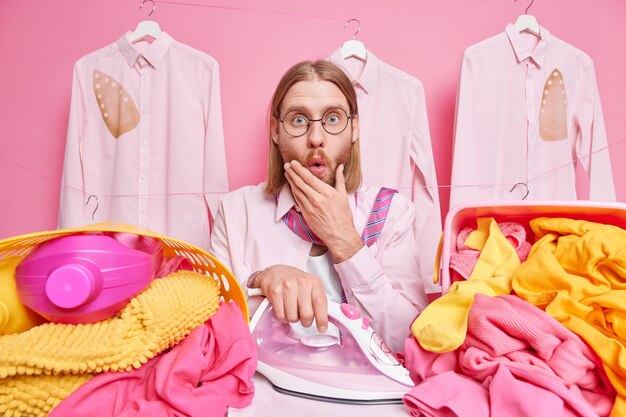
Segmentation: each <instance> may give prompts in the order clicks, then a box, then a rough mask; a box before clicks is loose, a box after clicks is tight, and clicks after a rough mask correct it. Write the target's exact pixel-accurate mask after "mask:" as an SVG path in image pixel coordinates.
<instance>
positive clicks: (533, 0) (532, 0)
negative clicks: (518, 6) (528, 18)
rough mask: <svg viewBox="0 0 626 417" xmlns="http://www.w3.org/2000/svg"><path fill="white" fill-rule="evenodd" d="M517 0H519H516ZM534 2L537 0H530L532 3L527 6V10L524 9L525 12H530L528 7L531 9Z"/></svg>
mask: <svg viewBox="0 0 626 417" xmlns="http://www.w3.org/2000/svg"><path fill="white" fill-rule="evenodd" d="M515 1H517V0H515ZM534 2H535V0H530V4H529V5H528V7H526V10H525V11H524V14H528V9H530V6H532V5H533V3H534Z"/></svg>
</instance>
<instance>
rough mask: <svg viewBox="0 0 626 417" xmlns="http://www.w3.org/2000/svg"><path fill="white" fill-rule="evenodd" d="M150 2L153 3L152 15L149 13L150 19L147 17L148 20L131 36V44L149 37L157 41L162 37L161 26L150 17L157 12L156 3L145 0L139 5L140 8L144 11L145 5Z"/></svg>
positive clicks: (152, 0) (139, 25)
mask: <svg viewBox="0 0 626 417" xmlns="http://www.w3.org/2000/svg"><path fill="white" fill-rule="evenodd" d="M148 1H149V2H151V3H152V10H150V13H148V17H146V20H143V21H141V22H139V24H138V25H137V28H136V29H135V30H134V31H133V32H132V33H131V34H130V41H131V43H133V42H137V41H140V40H142V39H145V38H147V37H150V38H152V39H156V38H158V37H159V36H160V35H161V28H160V27H159V24H158V23H157V22H155V21H154V20H150V16H152V13H154V12H155V10H156V3H155V1H154V0H143V1H142V2H141V4H140V5H139V8H140V9H142V8H143V5H144V4H145V3H146V2H148Z"/></svg>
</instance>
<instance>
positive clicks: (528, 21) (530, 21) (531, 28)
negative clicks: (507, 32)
mask: <svg viewBox="0 0 626 417" xmlns="http://www.w3.org/2000/svg"><path fill="white" fill-rule="evenodd" d="M515 1H517V0H515ZM534 2H535V0H532V1H531V2H530V4H529V5H528V7H526V11H525V12H524V14H522V15H520V16H519V17H518V18H517V20H516V21H515V29H517V31H518V32H523V31H526V32H530V33H532V34H533V35H535V36H541V34H540V32H541V28H540V27H539V23H537V19H535V17H534V16H531V15H529V14H528V9H530V6H532V5H533V3H534Z"/></svg>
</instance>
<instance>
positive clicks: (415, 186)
mask: <svg viewBox="0 0 626 417" xmlns="http://www.w3.org/2000/svg"><path fill="white" fill-rule="evenodd" d="M328 59H329V60H330V61H331V62H332V63H334V64H336V65H338V66H339V67H341V68H342V69H343V70H344V71H345V72H346V74H347V75H348V77H349V78H350V79H351V80H353V81H352V83H353V85H354V87H355V90H356V94H357V100H358V104H359V116H360V117H359V126H360V135H359V136H360V142H361V160H362V166H363V184H364V185H365V186H385V187H390V188H395V189H397V190H398V191H399V192H400V193H401V194H403V195H405V196H406V197H408V198H409V199H411V200H412V201H413V204H414V206H415V221H414V224H413V227H414V233H415V236H416V239H417V250H418V253H419V261H420V272H421V276H422V278H423V280H424V285H425V288H426V291H427V292H440V291H441V288H440V287H439V286H438V285H434V284H433V283H432V276H433V265H434V261H435V253H436V249H437V245H438V244H439V238H440V236H441V212H440V210H439V190H438V188H437V175H436V172H435V163H434V158H433V151H432V147H431V142H430V130H429V127H428V117H427V114H426V98H425V95H424V88H423V86H422V83H421V82H420V81H419V80H417V79H416V78H414V77H412V76H410V75H408V74H406V73H404V72H402V71H400V70H399V69H397V68H394V67H392V66H391V65H388V64H386V63H384V62H382V61H381V60H379V59H378V58H377V57H376V56H375V55H374V54H373V53H372V52H370V51H367V61H366V62H365V66H364V68H363V69H362V72H361V73H360V74H359V72H360V71H359V70H358V69H357V68H356V67H355V65H354V61H355V60H356V59H355V58H351V59H348V60H345V59H344V58H343V56H342V55H341V49H337V50H336V51H335V52H333V54H332V55H331V56H330V57H329V58H328ZM357 64H358V62H357Z"/></svg>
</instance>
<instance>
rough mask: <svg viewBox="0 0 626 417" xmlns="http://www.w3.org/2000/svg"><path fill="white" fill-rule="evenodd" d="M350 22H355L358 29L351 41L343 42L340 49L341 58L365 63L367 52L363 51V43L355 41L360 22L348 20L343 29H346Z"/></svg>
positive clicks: (359, 29)
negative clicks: (356, 59) (353, 58)
mask: <svg viewBox="0 0 626 417" xmlns="http://www.w3.org/2000/svg"><path fill="white" fill-rule="evenodd" d="M350 22H357V23H358V24H359V27H358V29H357V30H356V32H354V34H353V35H352V39H350V40H347V41H345V42H344V44H343V46H342V47H341V55H342V56H343V59H348V58H351V57H355V58H359V59H361V60H363V61H365V60H367V50H366V49H365V45H364V44H363V42H361V41H358V40H357V39H356V35H357V34H358V33H359V32H360V31H361V22H360V21H359V19H349V20H347V21H346V23H345V24H344V25H343V28H344V29H346V28H347V27H348V24H349V23H350Z"/></svg>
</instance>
